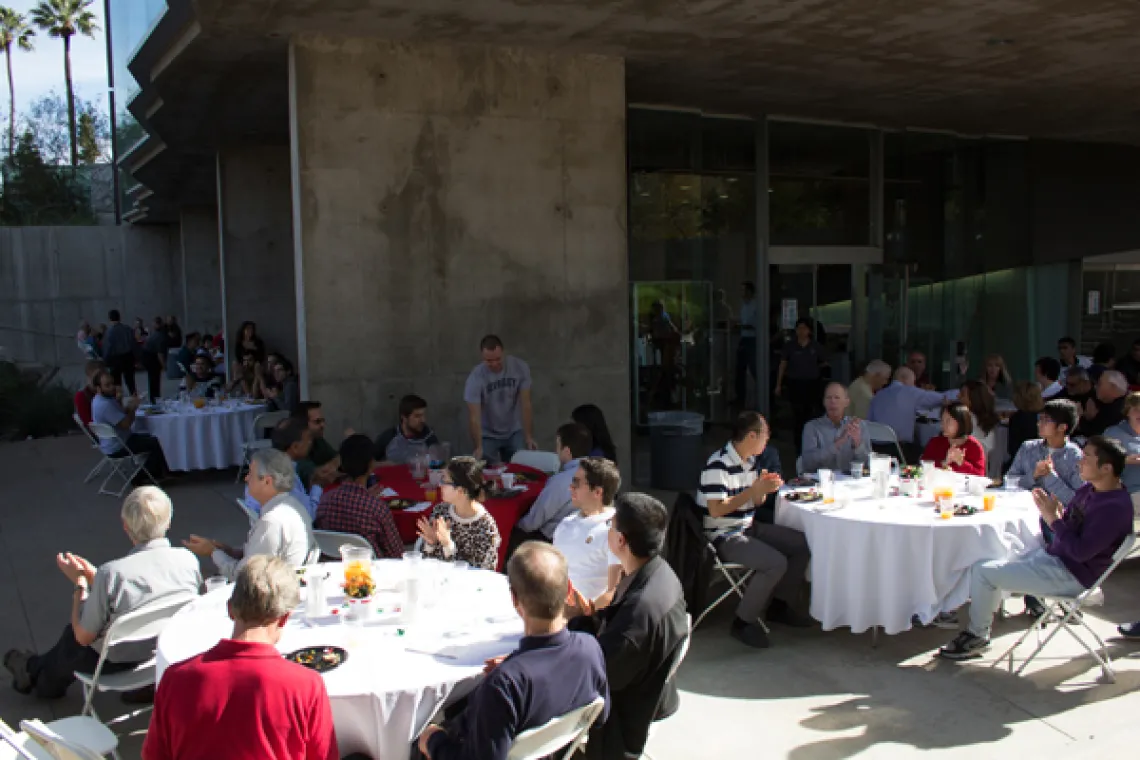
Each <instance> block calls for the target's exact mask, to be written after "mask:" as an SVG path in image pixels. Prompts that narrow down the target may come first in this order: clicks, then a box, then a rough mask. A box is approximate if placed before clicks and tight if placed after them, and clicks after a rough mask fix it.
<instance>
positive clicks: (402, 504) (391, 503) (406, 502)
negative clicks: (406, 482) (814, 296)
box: [387, 499, 416, 509]
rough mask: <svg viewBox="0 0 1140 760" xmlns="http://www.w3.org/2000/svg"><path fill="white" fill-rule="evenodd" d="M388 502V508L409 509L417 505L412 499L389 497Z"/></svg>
mask: <svg viewBox="0 0 1140 760" xmlns="http://www.w3.org/2000/svg"><path fill="white" fill-rule="evenodd" d="M387 504H388V509H407V508H408V507H414V506H415V505H416V503H415V502H414V501H412V500H411V499H388V501H387Z"/></svg>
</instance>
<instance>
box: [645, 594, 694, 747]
mask: <svg viewBox="0 0 1140 760" xmlns="http://www.w3.org/2000/svg"><path fill="white" fill-rule="evenodd" d="M685 628H686V633H685V638H683V639H681V643H680V644H679V645H678V647H677V656H676V657H675V658H674V659H673V664H672V665H670V666H669V676H668V677H667V678H666V679H665V684H666V686H668V684H669V683H670V682H672V681H673V679H674V678H676V677H677V671H678V670H680V669H681V663H682V662H684V661H685V655H687V654H688V653H689V644H690V643H692V641H693V616H692V615H690V614H688V613H685ZM659 722H660V721H654V722H653V723H650V724H649V737H648V738H647V740H646V744H647V745H648V743H649V739H652V738H653V729H654V728H655V727H656V726H657V724H658V723H659ZM641 756H642V757H644V758H645V760H653V755H651V754H649V750H647V749H643V750H642V751H641Z"/></svg>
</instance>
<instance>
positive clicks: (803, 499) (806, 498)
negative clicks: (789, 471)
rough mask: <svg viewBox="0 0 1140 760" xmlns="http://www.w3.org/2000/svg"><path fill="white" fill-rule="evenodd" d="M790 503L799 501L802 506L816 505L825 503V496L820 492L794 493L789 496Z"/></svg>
mask: <svg viewBox="0 0 1140 760" xmlns="http://www.w3.org/2000/svg"><path fill="white" fill-rule="evenodd" d="M787 499H788V501H798V502H800V503H801V504H814V503H815V502H817V501H823V494H821V493H820V492H819V491H792V492H791V493H790V494H788V495H787Z"/></svg>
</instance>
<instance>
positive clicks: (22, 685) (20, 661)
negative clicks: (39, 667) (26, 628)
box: [4, 649, 34, 694]
mask: <svg viewBox="0 0 1140 760" xmlns="http://www.w3.org/2000/svg"><path fill="white" fill-rule="evenodd" d="M32 657H34V655H33V654H32V653H31V652H25V651H21V650H19V649H9V650H8V653H7V654H5V655H4V669H5V670H7V671H8V672H9V673H11V674H12V688H13V689H15V690H16V691H18V692H19V693H21V694H31V693H32V686H33V684H32V676H31V675H30V674H29V673H28V660H30V659H32Z"/></svg>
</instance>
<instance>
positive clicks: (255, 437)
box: [234, 411, 289, 483]
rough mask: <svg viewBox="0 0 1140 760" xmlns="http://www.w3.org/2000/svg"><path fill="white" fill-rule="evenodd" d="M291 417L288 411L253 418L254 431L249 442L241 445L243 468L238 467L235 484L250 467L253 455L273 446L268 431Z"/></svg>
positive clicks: (266, 413) (268, 413) (267, 413)
mask: <svg viewBox="0 0 1140 760" xmlns="http://www.w3.org/2000/svg"><path fill="white" fill-rule="evenodd" d="M288 417H289V412H288V411H281V412H265V413H264V414H259V415H257V416H256V417H254V418H253V429H252V431H251V433H250V437H249V440H248V441H246V442H245V443H243V444H242V445H241V466H240V467H238V471H237V479H236V480H234V482H235V483H238V482H240V481H241V476H242V474H243V473H244V472H245V471H246V469H247V468H248V467H249V460H250V459H252V458H253V453H254V452H255V451H258V450H260V449H268V448H269V447H270V446H272V445H273V441H271V440H269V439H268V438H266V437H265V433H266V431H268V430H273V428H275V427H277V425H278V424H279V423H280V422H281V421H282V420H284V419H286V418H288Z"/></svg>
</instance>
